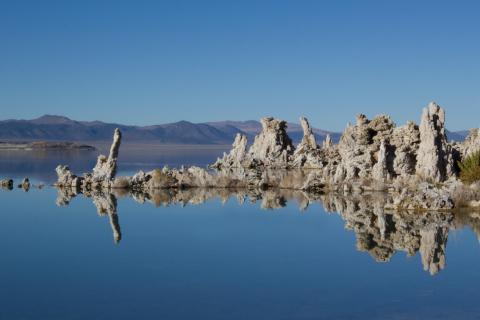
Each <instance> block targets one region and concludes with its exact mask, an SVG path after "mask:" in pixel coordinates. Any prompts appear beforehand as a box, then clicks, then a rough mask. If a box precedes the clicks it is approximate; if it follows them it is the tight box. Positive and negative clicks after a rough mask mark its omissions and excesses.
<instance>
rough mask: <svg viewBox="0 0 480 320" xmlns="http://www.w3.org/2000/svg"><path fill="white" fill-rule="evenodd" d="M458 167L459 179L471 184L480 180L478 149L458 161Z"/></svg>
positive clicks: (479, 153)
mask: <svg viewBox="0 0 480 320" xmlns="http://www.w3.org/2000/svg"><path fill="white" fill-rule="evenodd" d="M458 166H459V167H460V180H462V181H463V182H465V183H468V184H471V183H473V182H476V181H480V150H479V151H476V152H474V153H472V154H471V155H469V156H468V157H466V158H465V159H464V160H463V161H462V162H460V163H458Z"/></svg>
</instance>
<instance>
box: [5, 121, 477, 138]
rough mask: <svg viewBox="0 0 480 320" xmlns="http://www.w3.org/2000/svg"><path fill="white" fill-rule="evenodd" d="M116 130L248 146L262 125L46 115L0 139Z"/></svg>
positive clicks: (104, 134)
mask: <svg viewBox="0 0 480 320" xmlns="http://www.w3.org/2000/svg"><path fill="white" fill-rule="evenodd" d="M115 128H120V130H122V133H123V136H124V138H125V140H126V141H129V142H138V141H149V142H150V141H156V142H158V143H161V144H212V145H215V144H231V143H232V142H233V139H234V137H235V135H236V134H237V133H241V134H245V135H246V136H247V137H248V141H249V142H250V143H252V142H253V139H254V137H255V135H256V134H258V133H259V132H260V131H261V128H262V126H261V123H260V122H259V121H256V120H245V121H234V120H225V121H211V122H202V123H193V122H190V121H186V120H181V121H177V122H172V123H164V124H157V125H148V126H138V125H124V124H118V123H108V122H103V121H98V120H96V121H76V120H73V119H70V118H68V117H65V116H59V115H50V114H46V115H43V116H41V117H38V118H35V119H31V120H24V119H18V120H17V119H8V120H1V121H0V140H31V141H36V140H45V141H58V140H64V141H66V140H68V141H108V140H110V139H111V136H112V132H113V130H114V129H115ZM287 132H288V134H289V136H290V137H291V139H292V140H293V141H294V143H298V142H299V141H300V140H301V139H302V137H303V130H302V127H301V126H300V125H299V124H297V123H290V122H289V123H288V125H287ZM313 132H314V134H315V137H316V138H317V143H321V142H322V141H323V140H324V139H325V137H326V135H327V134H330V135H331V137H332V139H333V141H334V142H337V141H338V140H339V139H340V136H341V133H339V132H331V131H327V130H323V129H318V128H313ZM466 134H468V131H458V132H448V136H449V137H451V138H452V139H453V140H456V141H461V140H463V139H464V138H465V137H466Z"/></svg>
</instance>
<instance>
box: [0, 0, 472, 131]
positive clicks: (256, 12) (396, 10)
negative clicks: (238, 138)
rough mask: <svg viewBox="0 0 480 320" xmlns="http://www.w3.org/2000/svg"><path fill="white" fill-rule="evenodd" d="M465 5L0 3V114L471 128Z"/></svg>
mask: <svg viewBox="0 0 480 320" xmlns="http://www.w3.org/2000/svg"><path fill="white" fill-rule="evenodd" d="M479 12H480V2H478V1H470V2H469V1H403V0H402V1H338V0H337V1H333V0H332V1H320V0H319V1H303V0H299V1H281V0H275V1H262V0H257V1H247V0H242V1H227V0H224V1H203V0H202V1H181V0H176V1H173V0H172V1H165V2H162V1H133V0H132V1H86V0H83V1H48V0H45V1H3V0H0V41H1V42H0V46H1V47H0V48H1V50H0V110H1V112H0V118H1V119H6V118H34V117H37V116H39V115H42V114H46V113H48V114H61V115H66V116H68V117H71V118H74V119H78V120H96V119H98V120H103V121H110V122H122V123H128V124H154V123H165V122H172V121H178V120H189V121H192V122H202V121H214V120H225V119H234V120H248V119H258V118H260V117H262V116H265V115H272V116H275V117H279V118H283V119H286V120H296V119H298V117H299V116H301V115H305V116H307V117H308V118H309V119H310V122H311V123H312V124H313V125H314V126H316V127H321V128H325V129H330V130H341V129H343V128H344V127H345V125H346V123H347V122H348V121H354V119H355V114H357V113H360V112H362V113H365V114H367V115H368V116H370V117H372V116H374V115H376V114H381V113H387V114H390V115H391V116H392V118H393V119H394V120H395V121H396V122H397V123H398V124H402V123H404V122H405V121H407V120H415V121H417V122H418V120H419V118H420V114H421V108H422V107H424V106H425V105H426V104H428V102H429V101H431V100H435V101H437V102H438V103H439V104H440V105H441V106H443V107H445V109H446V111H447V122H448V124H447V125H448V127H449V128H450V129H464V128H470V127H478V126H479V125H480V90H479V84H480V81H479V80H480V79H479V78H480V62H479V57H480V41H479V40H480V39H479V38H480V20H479V19H478V13H479Z"/></svg>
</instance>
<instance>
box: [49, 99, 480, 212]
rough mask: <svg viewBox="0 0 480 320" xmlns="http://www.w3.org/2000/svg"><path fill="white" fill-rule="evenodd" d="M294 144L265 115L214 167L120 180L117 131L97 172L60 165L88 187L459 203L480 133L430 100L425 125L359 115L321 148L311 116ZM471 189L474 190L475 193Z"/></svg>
mask: <svg viewBox="0 0 480 320" xmlns="http://www.w3.org/2000/svg"><path fill="white" fill-rule="evenodd" d="M300 122H301V125H302V127H303V130H304V136H303V139H302V141H301V142H300V143H299V144H298V145H297V146H296V147H295V146H294V145H293V143H292V140H291V139H290V138H289V136H288V134H287V132H286V126H287V124H286V122H285V121H282V120H277V119H273V118H263V119H262V120H261V123H262V127H263V129H262V132H261V133H260V134H259V135H257V136H256V137H255V140H254V141H253V144H252V145H251V146H249V144H248V141H247V137H246V136H244V135H241V134H238V135H237V136H236V138H235V141H234V143H233V145H232V150H231V151H230V152H229V153H228V154H227V153H225V154H224V155H223V158H220V159H218V160H217V161H216V162H215V163H214V164H212V165H211V166H210V169H214V170H208V169H203V168H199V167H189V168H180V169H169V168H163V169H161V170H160V169H158V170H154V171H151V172H147V173H145V172H143V171H140V172H138V173H137V174H135V175H134V176H133V177H120V178H116V177H115V174H116V167H117V158H118V151H119V146H120V140H121V134H120V131H119V130H118V129H116V130H115V134H114V140H113V144H112V147H111V150H110V155H109V156H108V157H106V156H100V157H99V158H98V161H97V165H96V166H95V168H94V169H93V172H92V173H89V174H85V175H84V176H83V177H78V176H76V175H74V174H73V173H72V172H71V171H70V170H69V168H68V167H67V166H58V167H57V169H56V170H57V174H58V181H57V186H59V187H73V188H80V189H81V190H87V191H88V190H95V189H105V188H120V189H122V188H126V189H131V190H137V191H139V190H140V191H142V190H155V189H165V188H192V187H204V188H252V189H255V188H259V189H266V188H283V189H295V190H308V191H322V192H327V191H341V192H364V191H388V192H390V193H392V194H394V195H395V197H394V199H395V200H394V201H393V202H392V203H389V204H386V206H390V207H391V208H393V209H424V210H438V209H446V210H449V209H453V208H454V207H455V205H456V204H455V201H454V193H455V192H458V191H459V190H461V189H462V188H467V187H466V186H463V185H462V183H461V182H460V181H459V180H458V179H457V175H458V168H457V165H456V163H457V162H458V161H460V160H461V159H462V158H464V157H465V156H467V155H468V154H470V153H471V152H473V151H476V150H478V149H480V134H479V131H478V130H472V132H471V134H470V136H469V137H468V138H467V139H466V141H465V142H464V143H456V142H449V141H448V139H447V136H446V134H445V112H444V110H443V109H442V108H440V107H439V106H438V105H437V104H436V103H433V102H432V103H430V104H429V105H428V106H427V107H426V108H425V109H424V110H423V113H422V117H421V122H420V125H419V126H417V125H416V124H415V123H413V122H408V123H407V124H406V125H404V126H399V127H397V126H396V125H395V123H394V122H393V121H392V120H391V119H390V117H388V116H386V115H380V116H377V117H375V118H374V119H372V120H369V119H367V117H366V116H365V115H358V116H357V120H356V124H355V125H350V124H349V125H348V126H347V128H346V129H345V131H344V132H343V135H342V137H341V139H340V142H339V143H338V144H337V145H334V144H333V143H332V140H331V139H330V138H329V137H327V138H326V140H325V141H324V142H323V144H322V145H321V146H320V145H318V144H317V141H316V140H315V136H314V134H313V132H312V129H311V127H310V124H309V122H308V120H307V119H305V118H301V119H300ZM469 192H470V191H469Z"/></svg>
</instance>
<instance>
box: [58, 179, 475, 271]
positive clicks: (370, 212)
mask: <svg viewBox="0 0 480 320" xmlns="http://www.w3.org/2000/svg"><path fill="white" fill-rule="evenodd" d="M77 195H79V192H78V191H75V190H72V189H58V197H57V201H56V203H57V205H59V206H64V205H68V204H69V203H70V201H71V200H72V199H73V198H74V197H76V196H77ZM83 196H85V197H87V198H90V199H92V201H93V204H94V205H95V206H96V208H97V212H98V214H99V215H100V216H108V218H109V221H110V225H111V228H112V231H113V239H114V242H115V243H118V242H119V241H120V240H121V238H122V234H121V230H120V224H119V219H118V214H117V198H119V197H132V198H133V199H134V200H135V201H136V202H138V203H140V204H144V203H151V204H152V205H154V206H155V207H160V206H170V205H181V206H186V205H200V204H202V203H204V202H206V201H208V200H212V199H219V200H220V201H221V202H222V203H225V202H227V201H228V200H229V199H234V200H235V201H236V202H238V204H239V205H244V204H245V203H252V204H254V203H257V202H259V203H260V207H261V208H263V209H267V210H273V209H278V208H282V207H285V206H286V204H287V202H288V201H294V202H296V203H297V205H298V207H299V209H300V211H301V212H305V211H306V210H307V209H308V208H309V205H310V204H312V203H319V204H321V205H322V206H323V207H324V209H325V211H326V212H329V213H338V214H339V215H340V216H341V218H342V219H343V221H344V222H345V227H346V229H348V230H351V231H353V232H354V233H355V236H356V247H357V249H358V250H359V251H362V252H366V253H368V254H369V255H370V256H372V258H373V259H375V261H377V262H389V261H390V260H391V259H392V257H393V256H394V255H395V253H396V252H398V251H403V252H405V253H406V254H407V255H408V256H414V255H415V254H416V253H417V252H419V254H420V256H421V260H422V264H423V268H424V270H425V271H427V272H429V273H430V274H431V275H435V274H437V273H438V272H440V271H441V270H442V269H443V268H445V265H446V258H445V254H446V252H445V248H446V244H447V240H448V234H449V231H450V230H455V229H459V228H463V227H465V226H469V227H471V228H472V230H473V231H474V232H475V234H476V235H477V237H479V238H480V215H479V214H477V213H475V212H459V213H455V214H453V213H451V212H421V213H420V212H418V213H412V212H401V211H395V212H389V211H385V210H384V209H383V208H384V204H385V202H386V201H389V199H388V195H387V194H384V193H372V194H363V195H357V196H356V195H348V196H345V195H342V194H338V193H328V194H316V193H307V192H303V191H293V190H282V189H276V190H274V189H270V190H255V189H251V190H247V189H241V190H236V189H198V188H197V189H184V190H180V189H164V190H155V191H153V192H130V191H125V190H118V191H114V192H112V193H105V192H101V191H94V192H88V193H85V194H83Z"/></svg>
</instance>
